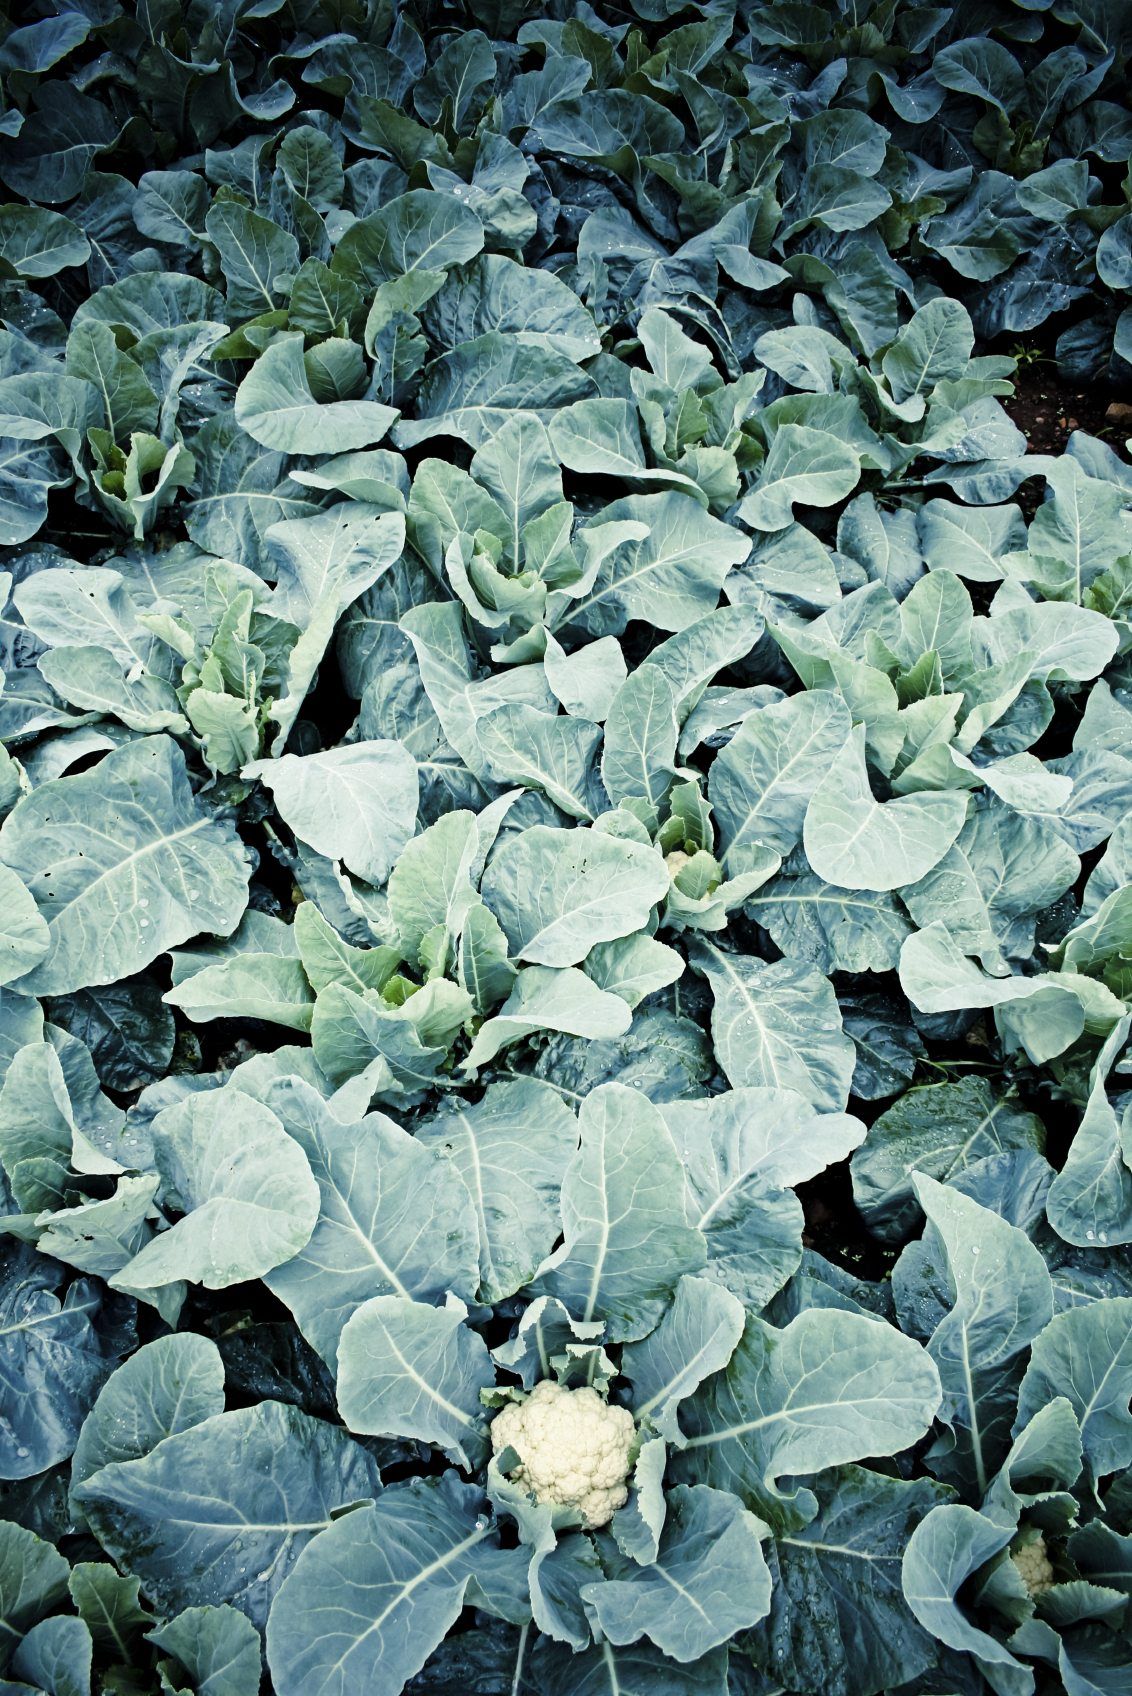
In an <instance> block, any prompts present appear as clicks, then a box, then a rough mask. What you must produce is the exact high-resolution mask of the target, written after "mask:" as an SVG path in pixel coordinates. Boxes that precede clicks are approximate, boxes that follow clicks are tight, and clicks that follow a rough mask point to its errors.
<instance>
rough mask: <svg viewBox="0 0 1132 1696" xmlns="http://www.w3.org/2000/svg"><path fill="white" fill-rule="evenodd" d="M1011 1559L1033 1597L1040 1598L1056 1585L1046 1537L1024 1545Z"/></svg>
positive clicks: (1016, 1550)
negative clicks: (1045, 1591) (1044, 1592)
mask: <svg viewBox="0 0 1132 1696" xmlns="http://www.w3.org/2000/svg"><path fill="white" fill-rule="evenodd" d="M1010 1558H1011V1560H1012V1561H1013V1562H1014V1565H1015V1567H1016V1569H1017V1571H1018V1575H1019V1577H1020V1578H1021V1580H1022V1582H1023V1584H1024V1585H1025V1586H1026V1588H1027V1590H1028V1591H1029V1592H1030V1594H1031V1596H1040V1595H1041V1594H1042V1592H1043V1590H1051V1589H1052V1588H1053V1586H1054V1584H1056V1582H1057V1579H1056V1577H1055V1576H1054V1570H1053V1567H1052V1566H1051V1565H1050V1558H1049V1555H1048V1553H1047V1551H1046V1540H1045V1538H1044V1537H1035V1538H1033V1539H1032V1540H1031V1541H1030V1542H1028V1543H1023V1544H1022V1547H1021V1548H1020V1549H1015V1550H1014V1552H1013V1553H1012V1555H1011V1556H1010Z"/></svg>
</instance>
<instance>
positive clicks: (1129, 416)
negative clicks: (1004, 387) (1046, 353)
mask: <svg viewBox="0 0 1132 1696" xmlns="http://www.w3.org/2000/svg"><path fill="white" fill-rule="evenodd" d="M1013 381H1014V394H1013V396H1011V397H1007V398H1006V399H1005V400H1004V401H1003V403H1002V404H1003V406H1004V407H1005V409H1006V411H1007V412H1008V413H1009V415H1010V417H1011V418H1012V419H1013V421H1014V423H1015V424H1017V426H1018V428H1019V429H1020V430H1021V431H1023V433H1024V434H1025V436H1026V439H1027V441H1028V443H1029V448H1030V452H1031V453H1064V452H1065V447H1066V443H1067V442H1068V440H1069V438H1070V436H1071V435H1072V434H1073V432H1074V430H1085V431H1087V433H1088V434H1089V435H1090V436H1099V437H1100V439H1101V441H1102V442H1107V443H1108V445H1109V446H1110V447H1111V448H1113V449H1115V451H1116V452H1117V453H1119V454H1121V455H1125V448H1124V443H1125V440H1126V438H1127V437H1128V436H1132V407H1128V406H1127V402H1128V401H1129V400H1132V396H1125V397H1124V400H1123V401H1122V400H1121V399H1120V398H1119V397H1118V396H1117V395H1116V393H1115V392H1114V391H1113V389H1111V388H1110V387H1109V386H1108V385H1107V384H1105V383H1097V384H1095V385H1090V384H1086V385H1085V386H1084V387H1083V388H1082V387H1081V386H1080V385H1079V384H1077V383H1065V382H1063V381H1062V380H1061V378H1060V377H1059V376H1058V374H1057V368H1056V366H1055V365H1054V364H1053V362H1052V361H1047V360H1045V359H1042V358H1038V359H1034V360H1025V359H1023V360H1021V361H1020V362H1019V365H1018V369H1017V371H1016V372H1015V374H1014V379H1013ZM1122 408H1123V409H1124V411H1123V416H1122V415H1121V409H1122Z"/></svg>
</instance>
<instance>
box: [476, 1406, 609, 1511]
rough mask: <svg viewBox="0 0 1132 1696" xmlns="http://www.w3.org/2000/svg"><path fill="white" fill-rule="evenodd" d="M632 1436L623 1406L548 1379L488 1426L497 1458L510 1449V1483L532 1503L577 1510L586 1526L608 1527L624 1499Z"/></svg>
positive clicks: (499, 1414)
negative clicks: (513, 1457)
mask: <svg viewBox="0 0 1132 1696" xmlns="http://www.w3.org/2000/svg"><path fill="white" fill-rule="evenodd" d="M635 1435H636V1431H635V1427H634V1425H633V1415H632V1414H631V1413H630V1412H629V1410H628V1408H624V1407H611V1406H610V1404H609V1403H608V1402H606V1401H603V1400H602V1398H601V1397H600V1396H599V1395H598V1393H597V1391H596V1390H591V1389H589V1388H588V1387H585V1388H583V1389H579V1390H571V1389H568V1388H567V1387H566V1385H565V1384H556V1383H554V1382H553V1381H552V1380H551V1379H549V1378H545V1379H543V1381H542V1382H541V1383H540V1384H536V1385H535V1387H534V1389H533V1390H532V1391H531V1393H530V1395H529V1396H527V1397H525V1398H524V1400H523V1401H521V1402H509V1403H508V1404H507V1406H506V1407H504V1408H502V1409H501V1410H500V1412H499V1413H497V1414H496V1416H495V1418H494V1420H493V1421H492V1426H491V1446H492V1449H493V1450H494V1452H495V1453H496V1454H501V1453H502V1452H503V1450H504V1449H514V1451H515V1453H516V1454H517V1455H518V1457H519V1465H518V1466H516V1467H515V1468H513V1470H512V1472H511V1479H512V1481H513V1482H514V1483H516V1484H519V1485H521V1486H522V1487H523V1488H524V1489H526V1490H529V1491H530V1493H531V1495H532V1496H534V1498H535V1500H536V1501H539V1502H545V1503H547V1504H548V1505H550V1506H552V1507H566V1508H577V1509H578V1510H579V1512H580V1513H581V1515H582V1519H583V1522H584V1524H585V1525H586V1527H587V1529H588V1530H590V1531H594V1530H596V1529H597V1527H598V1526H599V1525H607V1524H608V1523H609V1521H610V1520H611V1519H612V1518H613V1515H614V1513H615V1512H616V1511H617V1509H618V1508H619V1507H622V1506H623V1505H624V1503H625V1501H626V1499H627V1497H628V1495H629V1487H628V1485H627V1484H626V1482H625V1480H626V1478H627V1477H628V1473H629V1456H630V1453H631V1451H632V1448H633V1439H634V1437H635Z"/></svg>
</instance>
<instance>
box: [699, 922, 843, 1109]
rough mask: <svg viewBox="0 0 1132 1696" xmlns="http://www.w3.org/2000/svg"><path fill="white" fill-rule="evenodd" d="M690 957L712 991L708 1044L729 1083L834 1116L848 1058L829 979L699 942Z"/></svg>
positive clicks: (787, 964)
mask: <svg viewBox="0 0 1132 1696" xmlns="http://www.w3.org/2000/svg"><path fill="white" fill-rule="evenodd" d="M693 958H694V962H695V964H696V965H697V967H698V968H699V969H700V970H701V971H702V972H703V974H704V976H705V977H706V978H707V980H708V982H709V984H710V985H711V992H712V997H713V1007H712V1016H711V1033H712V1041H713V1042H714V1043H715V1049H716V1054H717V1055H718V1058H719V1063H720V1065H721V1066H722V1068H723V1070H724V1072H725V1073H726V1076H727V1079H728V1082H729V1083H731V1084H732V1085H733V1087H734V1088H736V1089H738V1088H740V1087H742V1086H745V1085H748V1084H749V1085H754V1086H757V1087H760V1088H761V1087H766V1088H774V1089H779V1088H783V1087H785V1088H786V1089H789V1090H794V1091H797V1093H798V1094H799V1095H802V1096H804V1097H805V1098H806V1100H807V1101H810V1102H812V1103H813V1105H814V1106H815V1107H818V1108H822V1109H825V1110H828V1111H833V1112H839V1111H840V1109H841V1108H843V1107H844V1105H845V1103H846V1100H847V1099H848V1095H849V1086H850V1084H851V1082H852V1079H853V1066H854V1061H855V1054H854V1049H853V1043H852V1039H851V1038H850V1037H848V1036H846V1034H845V1032H844V1030H843V1029H842V1024H841V1013H840V1010H839V1009H838V1006H837V997H836V996H835V995H834V992H833V986H832V984H831V983H830V981H829V979H828V978H826V977H823V976H822V974H821V973H820V972H815V971H811V970H809V969H807V968H806V967H805V966H796V965H794V964H793V962H791V961H789V960H779V961H776V962H775V963H774V964H773V965H767V964H766V962H765V961H762V960H759V959H756V958H754V957H753V956H751V955H748V954H732V953H725V952H724V951H723V949H721V948H716V947H715V946H714V944H711V943H706V942H700V943H697V944H696V947H695V952H694V955H693Z"/></svg>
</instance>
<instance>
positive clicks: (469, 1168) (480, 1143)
mask: <svg viewBox="0 0 1132 1696" xmlns="http://www.w3.org/2000/svg"><path fill="white" fill-rule="evenodd" d="M415 1135H416V1140H417V1141H418V1142H421V1143H424V1145H425V1146H426V1147H427V1148H431V1149H432V1150H433V1151H434V1152H435V1153H437V1154H441V1155H443V1156H444V1158H445V1160H446V1161H447V1162H450V1163H451V1165H452V1166H453V1167H454V1168H455V1170H456V1171H457V1172H458V1173H459V1175H460V1179H461V1181H462V1182H463V1184H464V1187H465V1189H466V1190H467V1192H468V1195H469V1196H470V1198H471V1201H472V1206H473V1207H474V1209H475V1214H476V1221H477V1224H478V1228H479V1258H480V1283H479V1291H478V1296H479V1299H480V1300H481V1301H486V1302H497V1301H503V1300H504V1299H505V1298H506V1297H507V1296H510V1295H514V1293H515V1291H516V1290H518V1289H520V1288H521V1287H522V1285H524V1284H525V1283H527V1282H528V1281H529V1280H530V1279H531V1278H532V1277H533V1275H534V1273H535V1272H536V1270H537V1269H538V1267H539V1265H540V1264H541V1262H542V1261H543V1260H544V1259H545V1257H546V1256H547V1255H548V1254H549V1253H550V1250H551V1249H552V1248H553V1247H554V1244H555V1241H556V1239H557V1237H558V1233H559V1230H560V1229H561V1220H560V1216H559V1211H558V1198H559V1192H560V1190H561V1188H562V1180H563V1177H564V1175H565V1172H566V1168H567V1165H568V1163H569V1161H570V1159H571V1157H572V1155H573V1154H574V1151H575V1149H576V1147H577V1143H578V1126H577V1122H576V1120H575V1118H574V1115H573V1113H571V1111H570V1109H569V1108H568V1107H567V1106H566V1105H565V1103H564V1102H563V1101H562V1100H561V1098H560V1097H559V1096H558V1095H557V1094H556V1093H555V1091H554V1090H552V1089H550V1088H549V1087H548V1086H547V1085H545V1084H541V1083H538V1082H537V1081H536V1080H535V1079H533V1078H515V1079H513V1080H508V1081H506V1082H504V1083H494V1084H489V1085H488V1087H487V1089H486V1090H485V1092H484V1095H483V1098H482V1100H480V1101H479V1102H477V1103H476V1104H475V1105H460V1106H456V1107H453V1108H451V1109H450V1110H449V1111H447V1112H445V1113H441V1114H439V1115H437V1116H436V1117H435V1118H432V1119H429V1120H426V1121H424V1122H423V1123H419V1124H418V1125H417V1126H416V1130H415ZM520 1147H521V1149H522V1157H521V1158H519V1156H518V1151H519V1149H520ZM449 1228H450V1229H451V1227H449Z"/></svg>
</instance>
